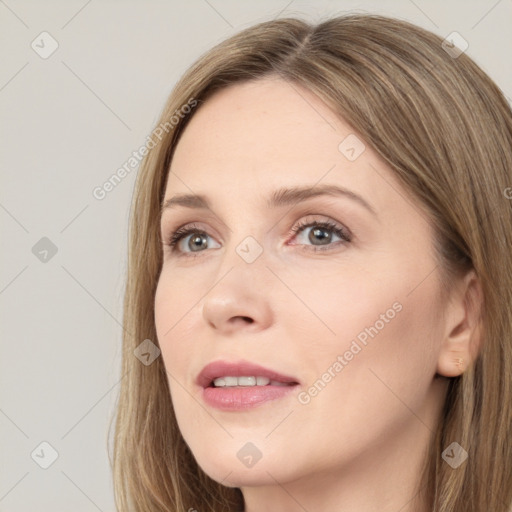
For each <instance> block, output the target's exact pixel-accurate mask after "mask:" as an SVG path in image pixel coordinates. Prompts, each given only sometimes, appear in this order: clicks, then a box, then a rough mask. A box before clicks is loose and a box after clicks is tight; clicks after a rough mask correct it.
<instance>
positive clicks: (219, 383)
mask: <svg viewBox="0 0 512 512" xmlns="http://www.w3.org/2000/svg"><path fill="white" fill-rule="evenodd" d="M268 384H270V385H272V386H286V384H285V383H284V382H277V381H275V380H273V381H271V380H270V379H268V378H267V377H246V376H243V377H219V378H217V379H215V380H214V381H213V385H214V386H215V387H217V388H220V387H238V386H267V385H268Z"/></svg>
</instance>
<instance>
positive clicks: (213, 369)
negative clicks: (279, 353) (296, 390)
mask: <svg viewBox="0 0 512 512" xmlns="http://www.w3.org/2000/svg"><path fill="white" fill-rule="evenodd" d="M228 376H229V377H243V376H248V377H267V378H268V379H270V380H276V381H278V382H285V383H291V384H298V383H299V382H298V380H297V379H296V378H295V377H290V376H288V375H283V374H282V373H278V372H276V371H274V370H271V369H269V368H265V367H264V366H260V365H258V364H254V363H251V362H249V361H234V362H230V361H214V362H212V363H209V364H207V365H206V366H205V367H204V368H203V369H202V370H201V372H200V373H199V375H198V376H197V379H196V383H197V384H199V386H201V387H203V388H207V387H208V386H210V385H211V384H212V382H213V381H214V380H215V379H217V378H218V377H228Z"/></svg>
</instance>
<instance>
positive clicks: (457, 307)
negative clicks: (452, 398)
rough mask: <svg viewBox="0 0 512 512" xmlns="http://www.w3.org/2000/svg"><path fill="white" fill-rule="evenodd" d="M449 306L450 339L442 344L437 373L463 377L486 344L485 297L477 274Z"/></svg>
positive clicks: (467, 279) (465, 281)
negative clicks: (484, 343) (484, 327)
mask: <svg viewBox="0 0 512 512" xmlns="http://www.w3.org/2000/svg"><path fill="white" fill-rule="evenodd" d="M457 290H458V291H455V292H454V294H453V295H452V297H451V300H450V301H449V303H448V304H447V305H446V307H447V308H448V312H447V314H446V316H445V323H446V333H447V334H446V335H445V339H443V340H442V343H441V347H440V351H439V356H438V363H437V373H438V374H440V375H442V376H445V377H458V376H460V375H462V374H463V373H464V372H465V371H466V370H467V369H468V368H469V367H470V366H471V364H472V363H473V361H475V360H476V358H477V357H478V353H479V350H480V347H481V344H482V319H481V312H482V307H483V293H482V288H481V284H480V280H479V279H478V277H477V276H476V273H475V272H474V270H471V271H470V272H468V274H466V276H465V277H464V279H463V282H462V283H461V286H460V287H458V288H457Z"/></svg>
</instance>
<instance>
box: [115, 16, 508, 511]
mask: <svg viewBox="0 0 512 512" xmlns="http://www.w3.org/2000/svg"><path fill="white" fill-rule="evenodd" d="M149 140H151V142H152V144H151V147H150V149H149V151H148V154H147V156H146V158H145V160H144V162H143V165H142V168H141V170H140V174H139V176H138V180H137V185H136V190H135V196H134V203H133V210H132V218H131V231H130V240H131V241H130V257H129V269H128V282H127V289H126V298H125V315H124V318H125V327H126V330H125V332H126V333H127V334H126V335H125V338H124V354H123V369H124V372H128V374H127V377H126V378H125V379H124V380H123V381H122V389H121V396H120V401H119V407H118V415H117V421H116V436H115V446H114V470H115V489H116V499H117V503H118V507H119V510H121V511H123V512H124V511H128V510H136V511H157V510H158V511H171V510H172V511H187V510H197V511H204V510H210V511H221V510H222V511H239V510H245V511H246V512H259V511H266V510H272V511H295V510H301V511H302V510H310V511H311V510H321V511H324V512H330V511H338V510H343V511H344V512H352V511H358V512H363V511H370V510H371V511H373V510H379V511H386V512H387V511H398V510H401V511H402V512H405V511H414V512H417V511H419V512H426V511H436V512H448V511H450V512H484V511H487V510H492V511H494V512H506V511H510V510H512V509H511V505H512V445H511V443H510V442H509V440H508V439H509V437H510V435H512V400H511V398H512V396H511V395H512V338H511V335H512V308H511V307H510V306H511V304H512V298H511V293H512V257H511V255H510V247H511V245H512V209H511V200H510V198H511V197H512V189H511V188H510V187H511V186H512V149H511V148H512V114H511V111H510V107H509V106H508V104H507V102H506V100H505V98H504V96H503V94H502V93H501V91H500V90H499V88H498V87H497V86H496V85H495V84H494V83H493V82H492V80H491V79H490V78H489V77H488V76H487V75H486V74H485V73H484V72H483V71H482V70H481V69H480V68H479V67H478V66H477V65H476V64H475V63H474V62H473V61H472V60H471V59H470V58H469V57H468V56H467V55H465V54H464V53H462V54H460V52H453V51H450V47H449V46H447V45H446V44H443V41H442V39H441V38H439V37H438V36H436V35H434V34H432V33H430V32H427V31H425V30H423V29H421V28H418V27H415V26H414V25H411V24H409V23H407V22H404V21H398V20H395V19H391V18H386V17H382V16H377V15H361V14H357V15H346V16H341V17H337V18H332V19H330V20H326V21H324V22H322V23H319V24H317V25H311V24H308V23H306V22H304V21H301V20H298V19H291V18H290V19H280V20H275V21H270V22H265V23H261V24H259V25H256V26H253V27H251V28H248V29H246V30H244V31H243V32H241V33H239V34H237V35H235V36H233V37H232V38H230V39H228V40H227V41H225V42H223V43H221V44H219V45H218V46H217V47H215V48H213V49H212V50H210V51H209V52H207V53H206V54H205V55H204V56H203V57H202V58H200V59H199V60H198V62H196V63H195V64H194V66H192V68H191V69H190V70H189V71H188V72H187V73H186V74H185V75H184V77H183V78H182V79H181V80H180V81H179V83H178V84H177V85H176V87H175V89H174V91H173V92H172V94H171V97H170V99H169V101H168V103H167V105H166V107H165V109H164V112H163V114H162V117H161V119H160V122H159V125H158V127H156V128H155V131H154V132H153V134H152V135H151V138H150V139H148V141H149ZM148 147H149V144H148ZM142 340H145V341H144V342H143V343H144V345H141V342H142ZM142 346H143V347H144V348H143V349H141V347H142ZM134 352H135V355H137V356H138V357H134ZM141 352H143V354H142V353H141ZM142 355H143V356H144V357H141V356H142ZM141 362H142V363H143V364H141Z"/></svg>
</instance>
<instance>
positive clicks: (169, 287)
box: [155, 273, 201, 385]
mask: <svg viewBox="0 0 512 512" xmlns="http://www.w3.org/2000/svg"><path fill="white" fill-rule="evenodd" d="M193 290H194V287H193V286H189V287H186V286H185V285H184V284H180V283H179V282H177V281H176V280H175V279H171V278H170V276H169V275H165V274H164V273H163V274H162V275H161V276H160V279H159V281H158V285H157V289H156V293H155V326H156V332H157V337H158V342H159V344H160V349H161V351H162V357H163V361H164V364H165V367H166V369H167V371H168V373H171V374H172V375H173V376H176V378H180V380H181V379H182V378H183V376H184V374H185V370H186V368H187V367H188V366H189V365H188V364H187V358H190V353H191V351H190V348H191V347H190V343H191V341H193V340H194V338H193V337H190V335H189V334H187V333H191V332H193V327H192V324H193V319H194V315H197V311H196V309H194V304H196V303H197V302H198V301H199V299H200V297H201V294H200V292H199V291H196V292H194V291H193ZM171 356H172V357H171ZM170 384H171V385H173V382H172V380H171V381H170Z"/></svg>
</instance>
